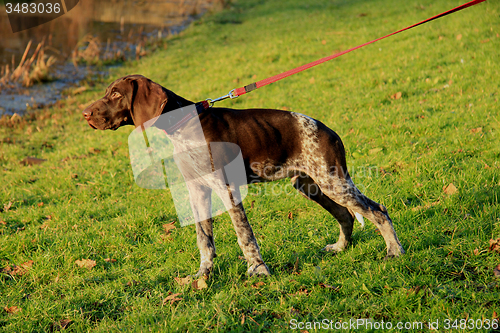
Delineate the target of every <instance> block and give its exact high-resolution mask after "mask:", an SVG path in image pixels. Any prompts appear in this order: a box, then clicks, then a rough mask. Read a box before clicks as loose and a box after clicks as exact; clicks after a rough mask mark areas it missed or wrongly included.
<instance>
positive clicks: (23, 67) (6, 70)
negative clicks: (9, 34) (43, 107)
mask: <svg viewBox="0 0 500 333" xmlns="http://www.w3.org/2000/svg"><path fill="white" fill-rule="evenodd" d="M31 44H32V41H31V40H30V41H29V42H28V45H27V46H26V49H25V51H24V54H23V56H22V58H21V61H20V62H19V64H18V65H17V67H16V68H15V69H14V64H12V67H10V66H9V65H5V66H2V68H1V70H0V89H1V87H2V86H8V85H11V84H14V83H21V84H22V85H23V86H25V87H29V86H32V85H33V84H34V83H35V82H45V81H50V80H51V79H52V77H51V75H50V73H49V69H50V68H51V67H52V66H53V65H54V64H55V63H56V58H55V57H54V56H47V55H46V54H45V39H44V40H42V41H41V42H40V43H38V45H37V47H36V49H35V52H34V53H33V55H32V56H31V57H30V58H29V60H27V58H28V53H29V50H30V48H31Z"/></svg>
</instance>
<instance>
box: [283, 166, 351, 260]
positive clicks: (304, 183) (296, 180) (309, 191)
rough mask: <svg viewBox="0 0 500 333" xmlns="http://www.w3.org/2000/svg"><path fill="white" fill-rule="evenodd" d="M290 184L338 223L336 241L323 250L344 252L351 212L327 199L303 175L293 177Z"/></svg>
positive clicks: (349, 234) (313, 183) (347, 242)
mask: <svg viewBox="0 0 500 333" xmlns="http://www.w3.org/2000/svg"><path fill="white" fill-rule="evenodd" d="M292 184H293V186H294V187H295V188H296V189H297V190H299V193H301V194H302V195H303V196H305V197H306V198H307V199H310V200H313V201H315V202H317V203H318V204H319V205H321V207H323V208H324V209H326V210H327V211H328V212H329V213H330V214H332V215H333V217H335V219H336V220H337V222H338V223H339V227H340V233H339V239H338V241H337V242H336V243H335V244H329V245H327V246H326V247H325V248H324V250H325V251H329V252H340V251H342V250H344V249H345V248H346V247H347V245H349V243H350V241H351V235H352V229H353V224H354V217H353V215H352V214H351V212H349V210H348V209H347V208H345V207H342V206H340V205H339V204H337V203H336V202H335V201H333V200H332V199H330V198H329V197H327V196H326V195H325V194H324V193H323V192H322V191H321V190H320V188H319V186H318V185H317V184H316V183H315V182H314V180H313V179H312V178H311V177H309V176H308V175H306V174H304V173H301V174H300V175H297V176H294V177H293V178H292Z"/></svg>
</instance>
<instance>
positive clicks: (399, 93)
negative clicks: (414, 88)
mask: <svg viewBox="0 0 500 333" xmlns="http://www.w3.org/2000/svg"><path fill="white" fill-rule="evenodd" d="M401 96H403V94H402V93H401V91H398V92H397V93H395V94H394V95H392V96H391V98H392V99H400V98H401Z"/></svg>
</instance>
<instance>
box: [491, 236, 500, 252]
mask: <svg viewBox="0 0 500 333" xmlns="http://www.w3.org/2000/svg"><path fill="white" fill-rule="evenodd" d="M488 251H489V252H492V251H496V252H499V253H500V238H497V239H490V246H489V248H488Z"/></svg>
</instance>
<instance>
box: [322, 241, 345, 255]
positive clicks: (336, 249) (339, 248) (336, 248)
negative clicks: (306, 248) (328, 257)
mask: <svg viewBox="0 0 500 333" xmlns="http://www.w3.org/2000/svg"><path fill="white" fill-rule="evenodd" d="M345 248H346V246H342V245H340V244H339V243H335V244H328V245H327V246H325V247H324V248H323V251H326V252H333V253H338V252H342V251H344V249H345Z"/></svg>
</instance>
